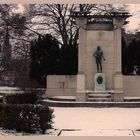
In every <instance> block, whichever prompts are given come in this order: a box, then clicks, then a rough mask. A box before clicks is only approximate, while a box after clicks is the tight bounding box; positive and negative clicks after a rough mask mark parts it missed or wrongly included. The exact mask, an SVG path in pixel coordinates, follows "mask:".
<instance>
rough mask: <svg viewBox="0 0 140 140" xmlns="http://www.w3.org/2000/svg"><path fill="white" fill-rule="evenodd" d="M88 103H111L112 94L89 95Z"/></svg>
mask: <svg viewBox="0 0 140 140" xmlns="http://www.w3.org/2000/svg"><path fill="white" fill-rule="evenodd" d="M87 101H88V102H111V101H112V98H111V93H102V92H99V93H88V94H87Z"/></svg>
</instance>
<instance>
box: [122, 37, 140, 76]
mask: <svg viewBox="0 0 140 140" xmlns="http://www.w3.org/2000/svg"><path fill="white" fill-rule="evenodd" d="M122 73H123V74H124V75H140V39H139V38H134V39H133V40H132V41H131V42H130V43H129V45H128V46H127V45H126V42H125V40H124V39H123V38H122Z"/></svg>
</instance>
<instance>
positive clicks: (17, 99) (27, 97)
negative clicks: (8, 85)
mask: <svg viewBox="0 0 140 140" xmlns="http://www.w3.org/2000/svg"><path fill="white" fill-rule="evenodd" d="M5 99H6V103H7V104H35V103H37V101H38V95H37V93H22V94H9V95H7V96H6V98H5Z"/></svg>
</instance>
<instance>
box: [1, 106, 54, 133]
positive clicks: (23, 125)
mask: <svg viewBox="0 0 140 140" xmlns="http://www.w3.org/2000/svg"><path fill="white" fill-rule="evenodd" d="M53 117H54V116H53V110H52V109H50V108H49V107H47V106H43V105H32V104H0V127H3V128H5V129H11V130H16V131H18V132H26V133H42V134H44V133H45V131H46V130H47V129H50V128H52V123H53V121H52V119H53Z"/></svg>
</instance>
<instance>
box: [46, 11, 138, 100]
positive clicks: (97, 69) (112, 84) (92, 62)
mask: <svg viewBox="0 0 140 140" xmlns="http://www.w3.org/2000/svg"><path fill="white" fill-rule="evenodd" d="M71 16H73V17H74V22H75V24H77V26H78V28H79V44H78V74H77V75H49V76H47V90H46V96H47V97H48V98H51V97H56V96H59V97H60V96H63V97H64V96H65V98H66V97H67V96H72V97H74V98H76V102H86V101H88V97H89V96H88V97H87V95H89V94H92V95H93V94H98V95H99V94H100V93H102V94H103V93H105V94H108V93H111V95H112V96H113V98H112V100H111V101H114V102H123V101H124V99H125V97H140V92H139V91H140V86H139V83H140V78H139V77H138V76H135V77H134V76H126V75H122V52H121V51H122V49H121V47H122V44H121V43H122V42H121V41H122V29H123V25H125V24H127V23H128V22H127V21H126V19H127V18H128V17H130V16H131V15H129V13H127V12H110V13H107V14H101V15H99V14H98V15H96V14H95V15H94V14H90V13H89V12H73V13H72V14H71ZM98 50H99V55H100V57H97V56H96V55H97V54H98V53H95V52H97V51H98ZM104 56H105V59H106V60H105V61H102V60H104Z"/></svg>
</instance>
